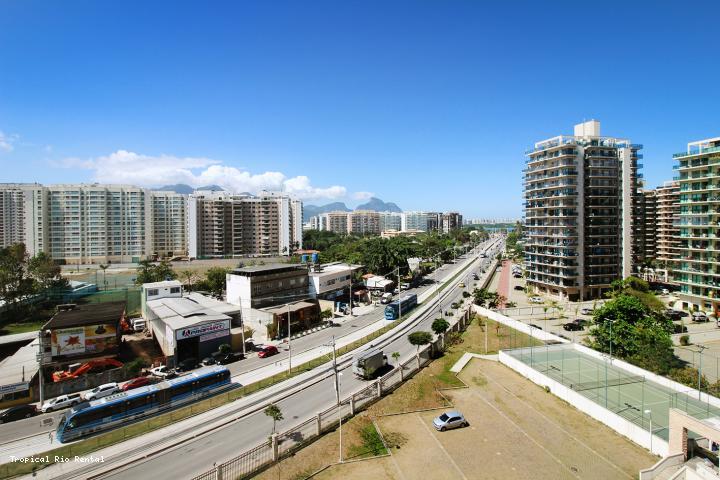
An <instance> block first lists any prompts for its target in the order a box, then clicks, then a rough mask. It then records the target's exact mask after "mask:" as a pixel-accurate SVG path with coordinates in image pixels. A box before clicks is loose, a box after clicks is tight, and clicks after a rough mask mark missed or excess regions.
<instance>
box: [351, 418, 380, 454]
mask: <svg viewBox="0 0 720 480" xmlns="http://www.w3.org/2000/svg"><path fill="white" fill-rule="evenodd" d="M358 424H359V425H357V426H356V428H357V427H359V431H358V434H359V440H360V443H359V444H357V443H356V444H351V445H349V446H348V455H347V459H348V460H355V459H358V458H369V457H377V456H378V455H387V453H388V451H387V449H386V448H385V445H383V442H382V438H381V437H380V434H379V433H378V431H377V429H376V428H375V424H374V423H372V421H371V420H370V419H369V418H367V417H358Z"/></svg>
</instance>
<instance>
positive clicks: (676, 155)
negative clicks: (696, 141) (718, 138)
mask: <svg viewBox="0 0 720 480" xmlns="http://www.w3.org/2000/svg"><path fill="white" fill-rule="evenodd" d="M714 152H720V147H707V148H698V149H693V150H691V151H689V152H678V153H673V158H681V157H690V156H693V155H702V154H705V153H714Z"/></svg>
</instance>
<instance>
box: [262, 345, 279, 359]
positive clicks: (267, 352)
mask: <svg viewBox="0 0 720 480" xmlns="http://www.w3.org/2000/svg"><path fill="white" fill-rule="evenodd" d="M278 353H280V352H278V349H277V347H276V346H274V345H267V346H265V347H263V348H262V350H260V351H259V352H258V357H260V358H265V357H271V356H273V355H277V354H278Z"/></svg>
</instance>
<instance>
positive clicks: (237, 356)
mask: <svg viewBox="0 0 720 480" xmlns="http://www.w3.org/2000/svg"><path fill="white" fill-rule="evenodd" d="M244 358H245V355H243V354H242V353H234V352H230V353H227V354H225V355H223V356H221V357H220V358H218V359H217V363H219V364H220V365H227V364H228V363H232V362H237V361H238V360H242V359H244Z"/></svg>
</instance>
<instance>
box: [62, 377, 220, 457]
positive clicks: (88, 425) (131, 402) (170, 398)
mask: <svg viewBox="0 0 720 480" xmlns="http://www.w3.org/2000/svg"><path fill="white" fill-rule="evenodd" d="M229 386H230V371H229V370H228V369H227V368H225V367H221V366H218V365H213V366H210V367H204V368H200V369H198V370H196V371H194V372H192V373H189V374H187V375H183V376H182V377H178V378H173V379H171V380H165V381H163V382H160V383H156V384H154V385H148V386H146V387H140V388H136V389H134V390H128V391H127V392H120V393H115V394H113V395H109V396H107V397H105V398H101V399H98V400H93V401H90V402H83V403H81V404H79V405H76V406H74V407H72V408H71V409H70V410H68V411H67V412H66V413H65V415H63V416H62V418H61V419H60V423H59V424H58V426H57V431H56V438H57V439H58V441H60V442H61V443H65V442H69V441H72V440H76V439H78V438H81V437H83V436H86V435H91V434H94V433H98V432H102V431H105V430H110V429H112V428H115V427H118V426H121V425H123V424H125V423H129V422H133V421H136V420H140V419H142V418H145V417H149V416H151V415H156V414H158V413H160V412H163V411H165V410H170V409H173V408H177V407H179V406H183V405H186V404H188V403H192V402H195V401H197V400H200V399H202V398H205V397H209V396H211V395H213V394H215V393H218V392H219V391H221V390H224V389H227V388H228V387H229Z"/></svg>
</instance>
